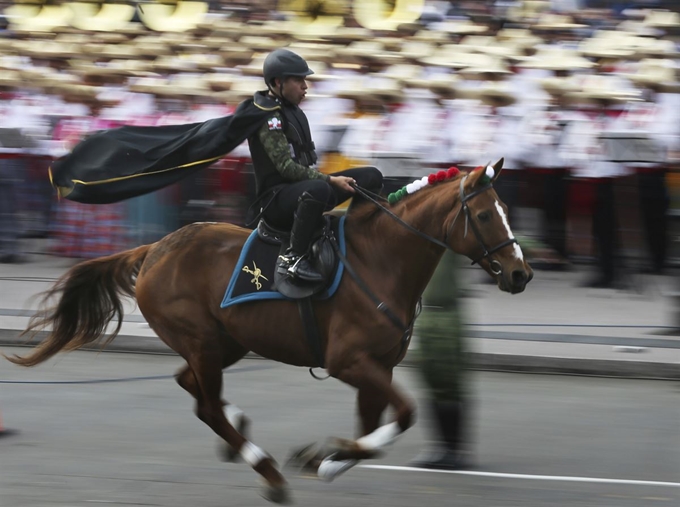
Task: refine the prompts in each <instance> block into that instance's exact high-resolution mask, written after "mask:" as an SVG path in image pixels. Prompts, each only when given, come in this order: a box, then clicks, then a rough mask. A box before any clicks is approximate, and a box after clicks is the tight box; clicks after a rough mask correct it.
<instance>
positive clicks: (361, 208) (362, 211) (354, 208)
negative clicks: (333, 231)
mask: <svg viewBox="0 0 680 507" xmlns="http://www.w3.org/2000/svg"><path fill="white" fill-rule="evenodd" d="M465 174H466V173H461V174H459V175H456V176H455V177H453V178H449V179H447V180H444V181H442V182H438V183H435V184H434V185H428V186H427V187H425V188H423V189H421V190H419V191H418V192H415V193H413V194H409V195H407V196H405V197H404V198H403V199H401V200H399V201H398V202H396V203H394V204H389V203H387V202H381V204H382V205H383V206H385V207H386V208H387V209H388V210H390V211H392V212H393V213H395V214H396V215H401V212H402V210H403V208H404V207H406V206H408V207H410V208H417V207H420V206H422V205H423V204H424V203H425V201H428V200H431V199H432V198H433V197H435V196H437V197H439V196H440V195H441V196H444V195H446V192H441V191H440V190H441V188H443V187H445V186H448V185H450V184H452V183H453V182H455V183H456V185H459V184H460V179H461V178H462V177H463V176H465ZM457 195H458V194H455V196H456V198H457ZM452 207H453V203H452ZM383 214H384V213H382V210H381V209H380V208H379V207H378V206H376V205H375V204H374V203H373V202H371V201H369V200H368V199H366V198H364V197H361V196H355V197H354V198H353V199H352V202H351V204H350V206H349V208H348V210H347V216H348V218H349V217H351V218H352V220H353V221H356V222H357V223H365V222H368V221H371V220H373V219H375V218H377V217H379V216H381V215H383Z"/></svg>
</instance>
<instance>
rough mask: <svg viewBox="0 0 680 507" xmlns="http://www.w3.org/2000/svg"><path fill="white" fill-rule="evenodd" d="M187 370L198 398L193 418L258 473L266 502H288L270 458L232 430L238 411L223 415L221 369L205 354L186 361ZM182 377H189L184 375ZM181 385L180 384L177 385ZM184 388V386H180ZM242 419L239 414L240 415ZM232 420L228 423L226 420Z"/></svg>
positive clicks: (213, 359) (283, 487)
mask: <svg viewBox="0 0 680 507" xmlns="http://www.w3.org/2000/svg"><path fill="white" fill-rule="evenodd" d="M189 367H190V368H191V370H193V373H194V377H195V380H196V384H197V386H198V389H199V390H200V393H199V397H197V398H196V402H197V403H196V415H197V416H198V418H199V419H200V420H201V421H203V422H204V423H206V424H207V425H208V426H210V428H211V429H212V430H213V431H214V432H215V433H216V434H217V435H219V436H220V437H222V438H223V439H224V440H225V441H226V442H227V444H228V445H229V446H231V447H232V448H233V449H235V450H236V451H237V452H238V453H239V454H240V455H241V457H242V458H243V461H245V462H246V463H248V464H249V465H250V466H251V467H252V468H253V470H255V471H256V472H257V473H259V474H260V475H261V476H262V477H263V478H264V479H265V480H266V481H267V484H268V488H267V489H266V491H265V497H266V498H267V499H268V500H271V501H274V502H278V503H284V502H287V501H288V499H289V495H288V489H287V485H286V481H285V479H284V478H283V476H282V475H281V473H280V472H279V471H278V470H277V468H276V465H275V462H274V460H273V458H272V457H271V456H270V455H269V454H267V453H266V452H265V451H264V450H262V449H261V448H259V447H258V446H257V445H255V444H253V443H252V442H250V441H249V440H248V439H246V438H245V437H244V436H243V435H242V434H241V433H239V431H238V430H237V429H236V428H235V427H234V424H232V423H233V422H234V419H235V418H237V417H238V416H239V412H240V410H238V409H231V410H230V409H229V407H231V405H229V406H228V407H227V408H228V409H227V414H226V415H225V410H224V402H223V401H222V399H221V397H220V395H221V391H222V365H221V364H220V363H219V360H218V359H216V358H215V357H214V355H213V354H205V355H200V356H194V357H191V358H190V363H189ZM186 377H189V375H188V374H186ZM180 385H182V384H180ZM183 387H184V386H183ZM240 414H241V415H242V412H240ZM228 416H229V417H231V418H232V421H230V420H229V418H228Z"/></svg>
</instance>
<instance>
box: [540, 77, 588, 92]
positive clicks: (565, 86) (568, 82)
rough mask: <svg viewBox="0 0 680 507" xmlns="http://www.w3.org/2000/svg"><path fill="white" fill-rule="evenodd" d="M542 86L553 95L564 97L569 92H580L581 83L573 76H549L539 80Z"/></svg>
mask: <svg viewBox="0 0 680 507" xmlns="http://www.w3.org/2000/svg"><path fill="white" fill-rule="evenodd" d="M539 84H540V85H541V88H543V89H544V90H545V91H546V92H548V93H549V94H550V95H552V96H553V97H562V96H564V95H566V94H568V93H574V92H578V91H579V90H580V89H581V86H580V85H579V83H578V82H577V81H576V80H575V79H574V78H571V77H549V78H544V79H540V80H539Z"/></svg>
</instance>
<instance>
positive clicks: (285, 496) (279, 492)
mask: <svg viewBox="0 0 680 507" xmlns="http://www.w3.org/2000/svg"><path fill="white" fill-rule="evenodd" d="M262 497H263V498H265V499H266V500H269V501H270V502H272V503H278V504H281V505H290V504H292V503H293V497H292V496H291V494H290V489H289V488H288V485H286V484H282V485H280V486H272V485H271V484H269V485H267V486H265V488H264V491H263V492H262Z"/></svg>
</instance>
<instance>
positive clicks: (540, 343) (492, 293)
mask: <svg viewBox="0 0 680 507" xmlns="http://www.w3.org/2000/svg"><path fill="white" fill-rule="evenodd" d="M74 262H75V261H73V260H69V259H60V258H56V257H49V256H34V257H33V258H32V262H31V263H27V264H21V265H7V264H0V345H2V344H5V345H15V344H18V343H21V340H18V339H17V336H18V334H19V331H20V330H22V329H24V328H25V327H26V324H27V323H28V317H29V316H30V315H31V314H32V313H33V311H34V309H35V308H36V303H37V301H36V300H35V298H34V296H35V295H36V294H38V293H39V292H41V291H43V290H46V289H48V288H49V287H50V286H51V285H52V283H53V281H54V280H55V279H56V278H57V277H59V276H61V275H63V274H64V273H65V272H66V270H67V269H68V268H69V267H70V266H72V265H73V264H74ZM673 275H675V276H665V277H652V276H637V277H633V278H631V281H634V282H635V284H636V285H635V286H634V287H635V289H636V290H627V291H614V290H592V289H591V290H588V289H583V288H581V287H579V284H580V283H581V282H582V281H583V280H584V279H586V278H587V277H588V276H589V274H588V270H587V269H586V268H583V267H579V269H578V270H577V271H573V272H567V273H556V272H548V271H537V272H536V276H535V278H534V280H533V281H532V282H531V284H530V285H529V287H528V288H527V290H526V291H525V292H524V293H522V294H518V295H516V296H510V295H508V294H505V293H501V292H500V291H499V290H498V289H497V288H496V287H495V286H493V285H491V284H488V283H486V282H482V280H486V279H487V276H486V274H485V273H483V272H482V271H481V270H480V269H479V268H478V267H468V268H466V269H463V270H462V271H461V276H462V278H463V279H464V280H465V281H466V286H467V287H468V288H469V296H470V297H468V298H466V300H465V314H466V319H467V322H468V323H469V324H470V328H469V331H468V336H469V338H470V341H469V345H470V348H471V350H472V352H473V354H472V363H473V364H474V365H475V366H477V367H479V368H487V369H489V368H490V369H504V370H507V369H509V370H515V371H517V370H519V371H549V372H577V373H590V374H597V375H600V374H605V375H619V376H635V377H646V378H674V379H680V332H678V330H677V328H676V329H675V330H672V329H670V328H671V327H673V326H676V327H677V325H678V319H679V318H680V311H678V305H680V298H679V297H674V296H673V294H676V293H677V290H678V286H677V285H678V278H677V273H673ZM480 282H481V283H480ZM121 334H122V336H120V337H119V338H117V339H116V340H115V341H114V342H113V343H112V344H111V346H110V348H112V349H118V350H127V351H147V352H148V351H155V352H169V350H168V349H167V347H165V345H164V344H163V343H162V342H161V341H160V340H158V339H157V338H156V337H155V335H154V333H153V331H151V330H150V329H149V327H148V326H147V325H146V323H145V321H144V318H143V316H142V315H141V314H140V313H139V310H138V309H135V307H134V305H132V304H128V305H127V306H126V315H125V322H124V323H123V328H122V331H121ZM412 346H413V347H417V346H418V337H417V335H416V337H415V338H414V340H413V342H412ZM409 360H410V356H407V362H408V361H409Z"/></svg>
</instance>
